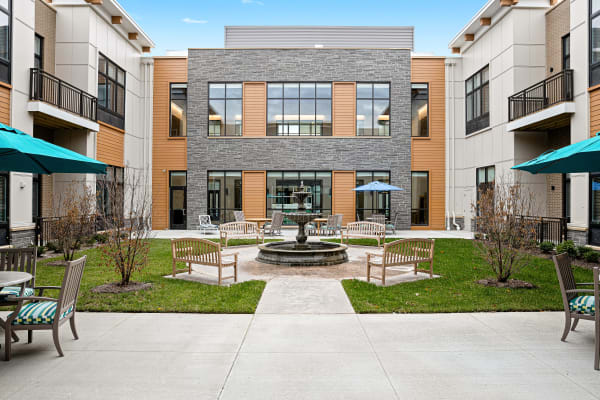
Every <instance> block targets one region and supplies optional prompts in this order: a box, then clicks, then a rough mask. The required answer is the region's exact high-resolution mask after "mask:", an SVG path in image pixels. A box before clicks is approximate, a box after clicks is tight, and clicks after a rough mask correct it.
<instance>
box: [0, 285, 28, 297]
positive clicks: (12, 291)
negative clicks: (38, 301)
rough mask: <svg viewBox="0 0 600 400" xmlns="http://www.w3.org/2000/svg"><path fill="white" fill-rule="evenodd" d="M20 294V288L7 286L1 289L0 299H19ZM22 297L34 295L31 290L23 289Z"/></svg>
mask: <svg viewBox="0 0 600 400" xmlns="http://www.w3.org/2000/svg"><path fill="white" fill-rule="evenodd" d="M20 294H21V287H20V286H7V287H5V288H3V289H2V290H0V297H4V296H17V297H19V295H20ZM23 295H24V296H25V297H27V296H33V295H34V291H33V289H32V288H28V287H27V288H25V292H24V293H23Z"/></svg>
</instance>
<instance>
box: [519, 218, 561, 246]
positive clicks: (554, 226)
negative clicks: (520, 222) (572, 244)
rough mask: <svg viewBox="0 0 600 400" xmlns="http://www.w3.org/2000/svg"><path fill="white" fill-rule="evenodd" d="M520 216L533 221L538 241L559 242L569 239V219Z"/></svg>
mask: <svg viewBox="0 0 600 400" xmlns="http://www.w3.org/2000/svg"><path fill="white" fill-rule="evenodd" d="M520 218H522V219H524V220H525V219H526V220H528V221H529V222H532V225H533V228H534V232H535V240H536V241H537V242H538V243H542V242H552V243H554V244H559V243H561V242H564V241H565V240H567V219H566V218H553V217H532V216H521V217H520Z"/></svg>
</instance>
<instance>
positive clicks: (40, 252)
mask: <svg viewBox="0 0 600 400" xmlns="http://www.w3.org/2000/svg"><path fill="white" fill-rule="evenodd" d="M35 250H36V252H37V256H38V257H41V256H43V255H44V253H45V252H46V247H45V246H37V247H36V248H35Z"/></svg>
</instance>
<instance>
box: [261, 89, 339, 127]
mask: <svg viewBox="0 0 600 400" xmlns="http://www.w3.org/2000/svg"><path fill="white" fill-rule="evenodd" d="M267 135H268V136H331V83H319V82H302V83H300V82H285V83H269V84H268V85H267Z"/></svg>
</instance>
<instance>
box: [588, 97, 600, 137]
mask: <svg viewBox="0 0 600 400" xmlns="http://www.w3.org/2000/svg"><path fill="white" fill-rule="evenodd" d="M598 132H600V86H599V87H597V88H596V89H595V90H593V91H590V136H596V133H598Z"/></svg>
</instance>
